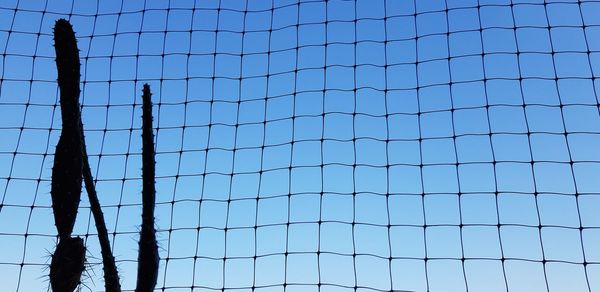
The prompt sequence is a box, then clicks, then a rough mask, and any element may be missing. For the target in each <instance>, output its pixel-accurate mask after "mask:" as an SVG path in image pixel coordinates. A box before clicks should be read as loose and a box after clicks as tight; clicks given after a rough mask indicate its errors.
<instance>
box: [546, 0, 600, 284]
mask: <svg viewBox="0 0 600 292" xmlns="http://www.w3.org/2000/svg"><path fill="white" fill-rule="evenodd" d="M578 8H579V16H580V17H581V21H582V23H583V27H582V30H583V35H584V39H585V48H586V50H587V52H586V53H587V61H588V65H589V68H590V72H592V76H593V75H594V73H593V67H592V61H591V59H590V54H591V51H590V45H589V42H588V36H587V29H586V25H585V19H584V18H583V12H582V11H581V5H578ZM588 27H589V26H588ZM553 64H554V67H555V70H556V64H555V63H553ZM592 88H593V89H594V98H595V100H596V101H597V100H598V94H597V91H596V82H595V79H593V80H592ZM561 104H562V103H561ZM597 108H598V113H599V114H600V107H597ZM560 114H561V118H562V122H563V127H564V128H565V140H566V142H567V149H568V150H569V162H570V164H571V173H572V175H573V182H574V183H575V188H577V180H576V178H575V170H574V169H573V164H574V160H573V154H572V152H571V148H570V147H569V135H568V132H567V130H566V128H567V127H566V124H565V117H564V113H563V111H562V107H561V111H560ZM575 203H576V207H577V219H578V220H579V239H580V240H581V251H582V255H583V269H584V272H585V280H586V284H587V287H588V289H590V290H591V285H590V276H589V274H588V263H589V261H588V259H587V257H586V252H585V243H584V240H583V232H584V231H585V228H584V227H583V222H582V220H581V211H580V207H579V206H580V193H579V192H578V191H577V189H576V191H575Z"/></svg>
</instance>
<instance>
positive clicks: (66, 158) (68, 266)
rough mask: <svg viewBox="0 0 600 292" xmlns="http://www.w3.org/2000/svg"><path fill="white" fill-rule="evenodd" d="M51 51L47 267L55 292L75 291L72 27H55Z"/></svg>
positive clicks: (77, 150)
mask: <svg viewBox="0 0 600 292" xmlns="http://www.w3.org/2000/svg"><path fill="white" fill-rule="evenodd" d="M54 48H55V50H56V68H57V71H58V86H59V88H60V109H61V115H62V131H61V134H60V138H59V140H58V144H57V145H56V151H55V155H54V165H53V167H52V183H51V184H52V186H51V190H50V195H51V197H52V211H53V213H54V222H55V224H56V229H57V231H58V237H59V239H58V245H57V247H56V251H55V252H54V254H53V255H52V261H51V264H50V285H51V287H52V290H53V291H55V292H63V291H64V292H70V291H74V290H75V289H76V288H77V286H78V285H79V283H80V280H81V274H82V273H83V270H84V264H85V246H84V245H83V239H81V238H79V237H76V238H72V237H71V233H72V232H73V227H74V226H75V219H76V217H77V209H78V208H79V201H80V198H81V184H82V178H81V171H82V167H83V160H82V156H81V149H82V139H81V138H82V137H81V133H82V131H81V117H80V112H79V93H80V89H79V80H80V79H79V78H80V76H79V67H80V64H79V50H78V49H77V41H76V39H75V33H74V32H73V27H72V26H71V24H70V23H69V22H68V21H66V20H64V19H60V20H58V21H57V22H56V25H55V26H54Z"/></svg>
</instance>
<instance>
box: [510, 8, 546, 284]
mask: <svg viewBox="0 0 600 292" xmlns="http://www.w3.org/2000/svg"><path fill="white" fill-rule="evenodd" d="M544 7H545V6H544ZM546 13H547V12H546ZM511 16H512V18H513V23H515V24H516V21H515V16H514V12H513V11H512V9H511ZM548 25H550V24H548ZM548 31H550V26H548ZM513 36H514V38H515V42H518V41H517V36H516V29H514V30H513ZM516 55H517V67H518V68H519V74H518V76H519V89H520V90H521V96H523V82H522V78H523V73H522V72H521V59H520V52H519V51H517V54H516ZM555 74H556V73H555ZM521 108H522V110H523V114H524V116H525V127H526V129H527V144H528V146H529V155H530V159H531V161H530V169H531V172H532V173H533V174H534V175H533V196H534V199H535V212H536V215H537V223H538V238H539V243H540V248H541V250H542V269H543V271H544V282H545V284H546V289H550V287H549V285H548V273H547V266H546V256H545V254H544V242H543V239H542V221H541V220H542V219H541V217H540V209H539V201H538V198H539V197H538V195H539V193H538V191H537V183H536V179H535V168H534V166H535V163H534V158H533V157H534V156H533V150H531V131H530V127H529V122H528V119H527V113H526V102H525V99H523V103H522V106H521ZM523 195H525V196H526V195H528V194H523Z"/></svg>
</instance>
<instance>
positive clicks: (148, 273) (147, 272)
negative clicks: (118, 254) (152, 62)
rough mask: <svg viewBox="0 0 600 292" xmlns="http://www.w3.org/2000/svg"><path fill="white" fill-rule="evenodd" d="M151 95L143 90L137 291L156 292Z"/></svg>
mask: <svg viewBox="0 0 600 292" xmlns="http://www.w3.org/2000/svg"><path fill="white" fill-rule="evenodd" d="M151 96H152V93H151V92H150V85H148V84H144V89H143V91H142V180H143V186H142V227H141V231H140V243H139V250H138V275H137V287H136V288H135V291H137V292H146V291H154V287H155V286H156V279H157V278H158V263H159V255H158V244H157V243H156V229H154V203H155V201H156V190H155V186H154V178H155V168H154V167H155V166H154V163H155V161H154V135H153V134H152V100H151Z"/></svg>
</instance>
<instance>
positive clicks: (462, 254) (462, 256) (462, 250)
mask: <svg viewBox="0 0 600 292" xmlns="http://www.w3.org/2000/svg"><path fill="white" fill-rule="evenodd" d="M444 6H445V11H446V32H447V33H446V36H445V37H446V45H447V46H448V47H447V53H448V58H450V56H451V54H450V40H449V38H450V21H449V20H448V0H444ZM448 79H449V80H450V84H449V85H448V87H449V88H448V89H449V90H450V115H451V119H452V124H451V127H452V144H453V146H454V159H455V160H454V161H455V163H456V164H455V166H454V169H455V173H456V183H457V186H458V190H457V194H456V196H457V199H458V220H459V225H458V232H459V238H460V266H461V269H462V277H463V283H464V285H465V287H467V290H468V287H469V285H468V279H467V273H466V271H465V247H464V243H463V219H462V217H463V216H462V211H461V207H460V206H461V200H462V197H461V195H462V193H461V186H460V171H459V157H458V151H457V150H456V148H457V147H456V127H455V120H454V117H455V110H454V98H453V96H452V81H453V78H452V70H451V69H450V60H448Z"/></svg>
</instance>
